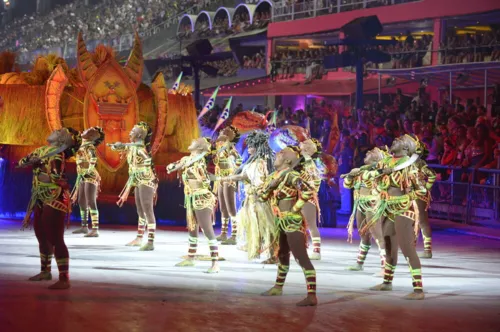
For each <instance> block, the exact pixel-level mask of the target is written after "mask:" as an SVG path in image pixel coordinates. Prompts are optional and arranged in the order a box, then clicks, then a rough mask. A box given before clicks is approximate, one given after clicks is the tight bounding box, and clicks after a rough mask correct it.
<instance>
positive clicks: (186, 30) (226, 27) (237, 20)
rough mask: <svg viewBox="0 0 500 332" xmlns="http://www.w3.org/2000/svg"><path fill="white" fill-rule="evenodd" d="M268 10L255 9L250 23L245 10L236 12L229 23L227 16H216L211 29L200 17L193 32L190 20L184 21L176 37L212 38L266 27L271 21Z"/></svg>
mask: <svg viewBox="0 0 500 332" xmlns="http://www.w3.org/2000/svg"><path fill="white" fill-rule="evenodd" d="M271 16H272V15H271V12H270V11H257V12H255V14H254V17H253V21H252V22H251V23H250V16H249V15H248V13H247V12H245V11H244V12H243V13H239V14H236V15H235V16H234V18H233V21H232V23H231V25H230V24H229V19H228V17H227V16H224V17H216V18H215V20H214V22H213V25H212V29H210V25H209V22H208V21H207V20H203V19H200V20H198V22H196V24H195V27H194V32H193V31H192V28H191V22H185V23H183V24H182V26H181V27H180V28H179V32H178V37H179V38H180V39H182V40H186V39H191V38H214V37H222V36H227V35H231V34H238V33H242V32H248V31H252V30H257V29H263V28H265V27H267V25H268V24H269V22H270V21H271Z"/></svg>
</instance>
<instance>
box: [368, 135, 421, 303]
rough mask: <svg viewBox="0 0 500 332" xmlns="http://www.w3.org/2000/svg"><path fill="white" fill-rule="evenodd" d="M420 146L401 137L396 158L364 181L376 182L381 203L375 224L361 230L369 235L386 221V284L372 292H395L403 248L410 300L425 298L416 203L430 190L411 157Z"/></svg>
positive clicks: (394, 148) (383, 163)
mask: <svg viewBox="0 0 500 332" xmlns="http://www.w3.org/2000/svg"><path fill="white" fill-rule="evenodd" d="M416 145H417V143H416V141H415V140H414V139H413V138H411V137H410V136H408V135H405V136H403V137H400V138H397V139H396V140H395V141H394V142H393V145H392V147H391V152H392V153H393V155H394V156H395V157H387V158H385V159H383V160H382V161H381V162H379V163H378V164H377V167H376V168H377V170H375V171H368V172H365V173H363V179H364V180H369V179H370V180H373V181H375V184H376V189H377V192H378V193H379V197H380V204H379V205H378V206H377V210H376V211H375V213H374V216H373V217H372V219H371V221H369V222H368V223H367V224H366V225H365V226H364V227H363V228H362V229H361V233H363V232H366V231H367V230H368V229H369V228H370V227H371V226H372V225H374V224H375V223H376V222H377V221H378V220H379V219H381V218H382V229H383V234H384V238H385V239H386V243H385V244H386V264H385V271H384V282H383V283H382V284H380V285H377V286H375V287H372V290H379V291H380V290H382V291H384V290H392V280H393V277H394V271H395V269H396V265H397V259H398V246H399V247H400V248H401V251H402V253H403V255H404V256H405V258H406V260H407V262H408V264H409V267H410V271H411V275H412V280H413V293H411V294H409V295H407V296H406V297H405V298H406V299H410V300H420V299H423V298H424V294H423V286H422V272H421V264H420V259H419V258H418V255H417V252H416V249H415V234H416V232H418V221H419V216H418V208H417V203H416V201H417V199H418V198H419V197H424V196H426V195H427V190H426V188H425V187H424V186H423V185H422V184H421V183H420V176H419V169H418V167H417V165H416V164H415V162H414V161H415V160H412V158H411V157H409V156H408V154H414V153H415V151H416ZM405 153H406V155H404V154H405ZM396 244H397V245H396Z"/></svg>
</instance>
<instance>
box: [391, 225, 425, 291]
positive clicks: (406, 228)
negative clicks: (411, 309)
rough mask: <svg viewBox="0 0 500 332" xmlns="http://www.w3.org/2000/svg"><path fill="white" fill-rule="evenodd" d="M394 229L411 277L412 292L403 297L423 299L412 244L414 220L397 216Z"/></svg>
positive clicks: (418, 270)
mask: <svg viewBox="0 0 500 332" xmlns="http://www.w3.org/2000/svg"><path fill="white" fill-rule="evenodd" d="M395 229H396V236H397V238H398V243H399V247H400V248H401V251H402V252H403V255H404V256H405V258H406V261H407V262H408V265H409V266H410V272H411V277H412V280H413V293H410V294H408V295H407V296H406V297H405V299H407V300H423V299H424V291H423V286H422V270H421V269H422V266H421V264H420V259H419V258H418V255H417V250H416V248H415V245H414V241H415V231H414V221H413V220H411V219H409V218H406V217H403V216H398V217H396V221H395Z"/></svg>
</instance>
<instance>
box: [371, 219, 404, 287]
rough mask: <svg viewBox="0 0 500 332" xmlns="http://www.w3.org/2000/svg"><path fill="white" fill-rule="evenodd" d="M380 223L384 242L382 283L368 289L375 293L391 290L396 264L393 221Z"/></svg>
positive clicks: (396, 245)
mask: <svg viewBox="0 0 500 332" xmlns="http://www.w3.org/2000/svg"><path fill="white" fill-rule="evenodd" d="M381 223H382V232H383V234H384V241H385V268H384V282H383V283H381V284H379V285H377V286H374V287H372V288H370V289H371V290H376V291H390V290H392V280H393V279H394V271H395V270H396V265H397V264H398V239H397V237H396V228H395V226H394V222H393V221H391V220H389V219H388V218H384V219H383V220H382V221H381Z"/></svg>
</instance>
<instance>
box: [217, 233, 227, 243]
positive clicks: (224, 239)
mask: <svg viewBox="0 0 500 332" xmlns="http://www.w3.org/2000/svg"><path fill="white" fill-rule="evenodd" d="M215 239H216V240H217V241H220V242H221V241H226V240H227V233H221V234H220V235H219V236H217V237H216V238H215Z"/></svg>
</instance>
